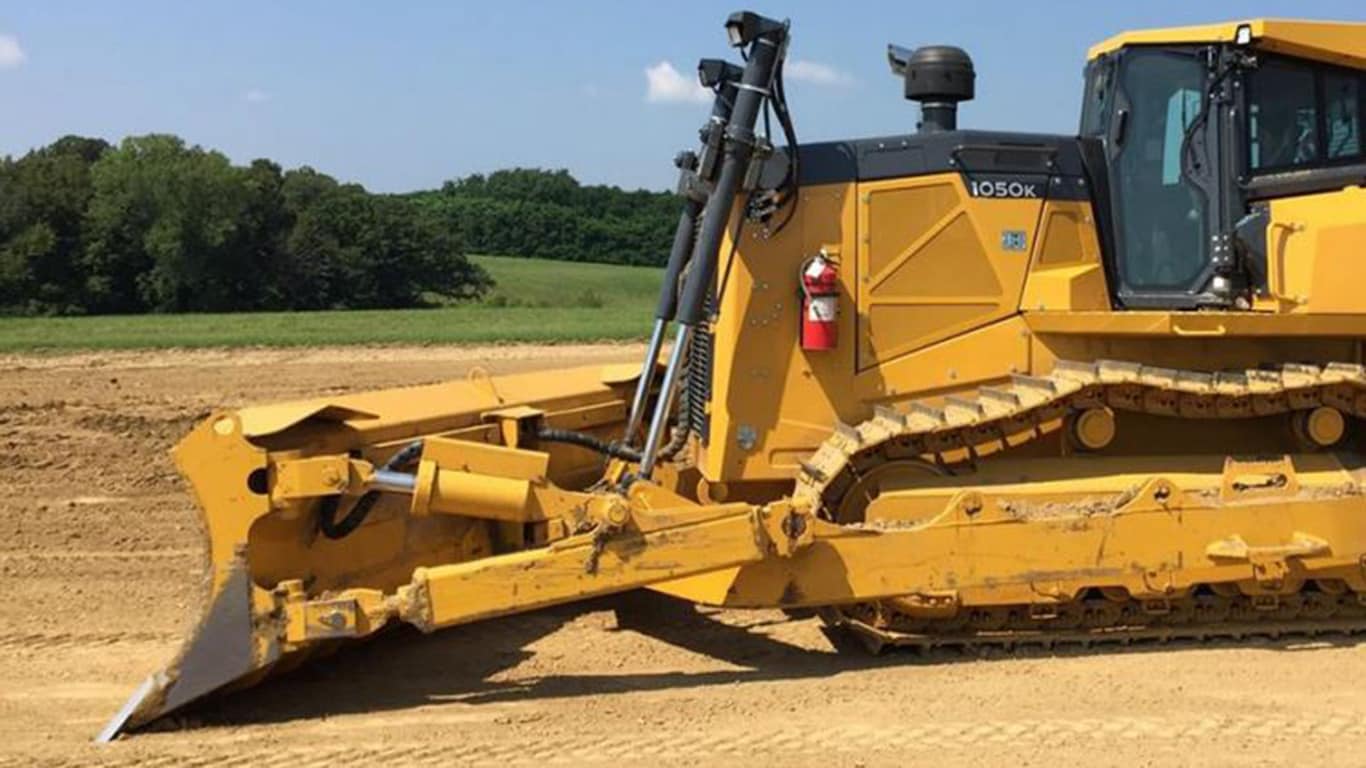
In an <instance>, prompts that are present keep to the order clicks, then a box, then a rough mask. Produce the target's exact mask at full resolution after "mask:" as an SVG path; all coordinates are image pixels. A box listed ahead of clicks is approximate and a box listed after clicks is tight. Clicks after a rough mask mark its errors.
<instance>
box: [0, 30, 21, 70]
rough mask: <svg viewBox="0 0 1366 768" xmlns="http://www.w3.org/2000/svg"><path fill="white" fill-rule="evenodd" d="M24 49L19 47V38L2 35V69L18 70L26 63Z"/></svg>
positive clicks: (0, 61)
mask: <svg viewBox="0 0 1366 768" xmlns="http://www.w3.org/2000/svg"><path fill="white" fill-rule="evenodd" d="M24 58H25V56H24V49H23V48H20V47H19V38H17V37H15V36H14V35H0V69H18V68H19V65H20V64H23V63H24Z"/></svg>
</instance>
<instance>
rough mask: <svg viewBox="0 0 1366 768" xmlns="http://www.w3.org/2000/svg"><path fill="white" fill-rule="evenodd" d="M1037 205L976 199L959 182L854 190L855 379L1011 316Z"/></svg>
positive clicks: (932, 179) (941, 179)
mask: <svg viewBox="0 0 1366 768" xmlns="http://www.w3.org/2000/svg"><path fill="white" fill-rule="evenodd" d="M1040 205H1041V203H1040V201H1039V200H1033V199H1018V200H1011V199H973V198H971V197H969V196H968V192H967V190H966V188H965V187H964V186H963V181H962V178H961V176H960V175H959V174H956V173H953V174H941V175H937V176H927V177H918V178H909V179H892V180H888V181H879V182H870V183H865V184H860V185H859V232H860V233H862V237H861V239H860V243H859V248H858V259H857V264H858V314H859V318H858V333H859V347H858V361H857V363H858V369H859V370H860V371H865V370H868V369H870V368H873V367H875V366H878V365H881V364H885V363H887V362H890V361H892V360H895V359H896V358H898V357H900V356H902V355H905V354H908V353H910V352H913V351H915V350H917V349H922V348H924V347H926V346H929V345H931V344H934V343H936V342H939V341H943V340H944V339H947V338H949V337H951V336H954V335H957V334H960V333H963V332H964V331H968V330H971V329H973V328H978V327H981V326H984V325H987V324H989V323H991V322H994V321H996V320H999V319H1001V318H1003V317H1006V316H1007V315H1009V314H1012V313H1013V312H1015V311H1016V309H1017V308H1018V306H1019V298H1020V291H1021V290H1022V287H1023V284H1024V276H1025V271H1026V268H1027V266H1028V262H1029V254H1028V246H1029V244H1032V243H1034V241H1035V234H1036V232H1035V230H1036V228H1037V226H1038V220H1039V207H1040Z"/></svg>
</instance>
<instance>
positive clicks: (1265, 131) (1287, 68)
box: [1247, 56, 1363, 173]
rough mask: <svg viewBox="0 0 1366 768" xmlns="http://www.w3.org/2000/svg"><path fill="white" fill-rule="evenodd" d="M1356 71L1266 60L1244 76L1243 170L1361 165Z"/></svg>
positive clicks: (1359, 78)
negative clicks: (1244, 128) (1244, 131)
mask: <svg viewBox="0 0 1366 768" xmlns="http://www.w3.org/2000/svg"><path fill="white" fill-rule="evenodd" d="M1362 81H1363V75H1362V73H1361V72H1359V71H1356V70H1351V69H1342V68H1339V67H1330V66H1327V65H1318V64H1312V63H1309V62H1305V61H1299V60H1296V59H1289V58H1285V57H1275V56H1268V57H1266V58H1265V59H1264V60H1263V61H1262V62H1261V63H1260V64H1259V65H1258V67H1257V68H1256V69H1255V70H1253V71H1252V72H1251V73H1250V74H1249V75H1248V77H1247V150H1248V151H1247V167H1248V170H1249V171H1252V172H1254V173H1257V172H1261V173H1275V172H1279V171H1294V170H1301V169H1307V168H1316V167H1323V166H1328V165H1341V164H1344V163H1355V162H1360V161H1361V159H1362V144H1361V121H1362V88H1363V82H1362Z"/></svg>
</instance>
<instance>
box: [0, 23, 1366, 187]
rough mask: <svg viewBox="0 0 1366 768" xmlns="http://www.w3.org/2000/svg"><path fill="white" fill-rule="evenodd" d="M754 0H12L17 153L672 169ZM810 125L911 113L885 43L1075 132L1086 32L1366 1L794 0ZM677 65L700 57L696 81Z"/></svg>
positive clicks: (627, 180) (906, 121)
mask: <svg viewBox="0 0 1366 768" xmlns="http://www.w3.org/2000/svg"><path fill="white" fill-rule="evenodd" d="M740 7H743V6H741V5H740V4H739V3H738V2H736V0H731V1H730V2H711V0H695V1H694V2H688V3H678V2H673V3H664V2H647V1H644V0H641V1H638V2H625V1H622V2H608V1H606V0H578V1H577V2H568V1H566V2H549V1H547V2H519V1H517V0H494V1H493V2H489V1H488V0H484V1H482V2H435V1H434V0H433V1H431V2H417V1H414V2H404V3H398V2H393V3H381V2H369V3H360V2H322V1H321V0H310V1H308V2H304V1H298V2H288V3H284V2H270V3H267V2H257V1H256V0H237V1H236V2H231V3H228V2H216V3H210V2H193V3H186V2H152V1H150V0H148V1H146V2H143V1H139V0H125V1H123V2H94V1H93V0H91V1H90V2H83V3H77V2H63V1H61V0H43V1H42V2H37V1H35V2H20V0H0V154H21V153H23V152H25V151H27V150H28V149H30V148H32V147H35V146H39V145H42V144H46V143H48V142H50V141H52V140H53V139H55V138H57V137H58V136H60V135H62V134H66V133H80V134H86V135H97V136H103V137H105V138H107V139H111V140H112V139H118V138H120V137H122V136H125V135H128V134H134V133H147V132H153V131H160V132H172V133H176V134H179V135H181V136H183V137H184V138H186V139H187V140H189V141H191V142H193V143H198V144H202V145H204V146H207V147H213V148H216V149H220V150H222V151H224V152H226V153H227V154H228V155H229V156H230V157H231V158H233V160H235V161H237V162H246V161H248V160H250V159H251V158H254V157H261V156H265V157H270V158H273V159H275V160H277V161H279V162H281V163H283V164H284V165H286V166H290V167H292V166H297V165H304V164H307V165H312V166H314V167H315V168H318V169H319V170H322V171H325V172H327V173H331V174H333V175H335V176H337V177H339V178H342V179H345V180H348V181H357V182H360V183H362V184H364V185H366V186H367V187H369V188H370V189H373V190H376V191H386V192H388V191H406V190H411V189H419V188H426V187H433V186H437V185H439V184H440V183H441V182H442V181H443V180H444V179H448V178H453V177H456V176H460V175H464V174H467V173H471V172H476V171H489V170H495V169H498V168H503V167H509V166H514V165H520V166H540V167H551V168H559V167H565V168H568V169H569V170H570V171H572V172H573V173H574V175H575V176H577V177H578V178H579V179H580V180H582V181H585V182H588V183H609V184H618V185H621V186H625V187H649V188H655V189H663V188H667V187H669V186H670V185H671V184H672V182H673V178H674V172H673V170H672V168H671V165H670V158H672V156H673V154H674V153H675V151H677V150H678V149H681V148H685V147H690V146H692V144H693V143H694V137H695V130H696V128H697V126H698V124H699V123H700V121H701V120H702V118H703V117H704V116H705V112H706V106H705V104H701V103H699V102H697V101H694V100H692V99H691V98H690V96H691V93H690V90H689V85H688V83H687V79H690V78H691V77H692V72H693V69H694V66H695V64H696V61H697V59H698V58H700V57H703V56H711V57H716V56H727V55H729V54H730V51H729V49H727V48H726V46H725V41H724V34H723V32H722V29H721V23H722V21H723V20H724V18H725V16H726V15H727V14H728V13H729V12H730V11H732V10H736V9H737V8H740ZM751 7H753V8H754V9H755V10H759V11H761V12H764V13H767V14H769V15H774V16H780V17H781V16H786V17H790V18H791V19H792V22H793V43H792V50H791V58H792V61H793V63H792V65H791V69H790V70H789V78H788V79H789V88H788V90H789V97H790V100H791V102H792V109H793V113H794V115H795V118H796V124H797V131H798V135H799V136H800V137H801V139H802V140H803V141H809V140H819V139H832V138H841V137H852V136H861V135H876V134H884V133H895V132H899V131H903V130H911V129H912V127H913V126H914V124H915V120H916V109H915V105H913V104H911V103H909V102H906V101H903V100H902V98H901V90H900V84H899V83H898V82H897V81H896V80H894V79H893V78H892V76H891V75H890V74H889V73H888V69H887V64H886V59H885V49H886V44H887V43H889V42H895V43H898V44H901V45H905V46H907V47H915V46H919V45H924V44H929V43H951V44H955V45H960V46H962V47H964V48H967V49H968V50H969V51H970V52H971V53H972V54H973V57H974V58H975V59H976V62H977V72H978V81H977V100H976V101H975V102H972V103H970V104H967V105H965V106H964V108H963V111H962V122H963V124H964V125H965V126H969V127H981V128H987V127H991V128H1012V129H1018V130H1032V131H1058V132H1070V131H1072V130H1074V129H1075V126H1076V122H1077V118H1076V113H1077V108H1078V106H1077V105H1078V101H1079V97H1080V77H1081V68H1082V64H1083V60H1084V58H1085V53H1086V49H1087V47H1088V46H1089V45H1090V44H1092V43H1094V42H1096V41H1098V40H1101V39H1103V38H1105V37H1108V36H1109V35H1110V34H1112V33H1115V32H1118V31H1121V30H1124V29H1132V28H1142V27H1152V26H1169V25H1176V24H1188V23H1197V22H1203V21H1213V20H1223V19H1228V18H1235V17H1252V16H1286V17H1306V18H1327V19H1344V20H1356V21H1360V20H1366V2H1363V0H1298V1H1296V0H1248V1H1247V2H1240V3H1233V2H1228V3H1198V2H1191V1H1190V0H1185V1H1184V2H1178V1H1176V0H1143V1H1142V2H1095V1H1092V2H1080V1H1076V2H1073V1H1065V2H1023V0H1015V1H1014V2H1000V1H996V0H993V1H990V2H988V1H987V0H957V1H956V2H949V3H940V2H933V3H932V2H908V1H907V0H900V1H899V2H830V0H825V1H824V2H791V3H778V2H772V1H770V0H764V1H762V2H760V1H758V0H756V2H755V3H754V4H753V5H752V6H751ZM675 73H681V78H680V77H675Z"/></svg>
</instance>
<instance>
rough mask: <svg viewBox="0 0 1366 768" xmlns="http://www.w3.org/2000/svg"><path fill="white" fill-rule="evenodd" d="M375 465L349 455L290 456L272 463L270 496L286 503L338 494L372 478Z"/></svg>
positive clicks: (279, 502) (359, 485) (275, 500)
mask: <svg viewBox="0 0 1366 768" xmlns="http://www.w3.org/2000/svg"><path fill="white" fill-rule="evenodd" d="M373 474H374V467H372V466H371V465H370V464H369V463H368V462H364V461H359V460H356V459H351V458H348V457H346V456H341V455H336V456H313V457H310V458H306V459H287V460H282V461H278V462H276V463H274V464H273V465H272V466H271V481H270V498H271V501H273V502H275V503H277V504H284V503H288V502H292V501H300V500H303V499H312V498H317V497H319V496H335V495H336V494H339V493H344V492H346V491H347V490H348V489H349V488H359V487H362V486H364V485H365V484H366V483H368V482H369V480H370V477H371V476H372V475H373Z"/></svg>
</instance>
